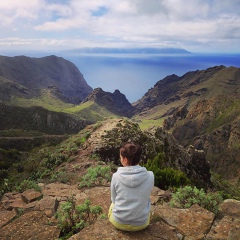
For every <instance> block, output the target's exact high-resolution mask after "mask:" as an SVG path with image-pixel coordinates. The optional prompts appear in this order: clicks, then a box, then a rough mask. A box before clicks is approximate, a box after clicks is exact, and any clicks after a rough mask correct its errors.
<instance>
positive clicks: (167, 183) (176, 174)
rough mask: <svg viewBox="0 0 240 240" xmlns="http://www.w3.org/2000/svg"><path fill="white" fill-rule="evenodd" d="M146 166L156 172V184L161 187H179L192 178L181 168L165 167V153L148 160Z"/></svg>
mask: <svg viewBox="0 0 240 240" xmlns="http://www.w3.org/2000/svg"><path fill="white" fill-rule="evenodd" d="M144 166H145V167H146V168H147V170H149V171H152V172H153V173H154V181H155V183H154V185H155V186H157V187H159V188H161V189H164V190H167V189H169V188H179V187H182V186H185V185H186V184H189V183H190V180H189V179H188V178H187V177H186V175H185V174H184V173H183V172H181V171H180V170H176V169H173V168H171V167H164V153H158V155H157V156H156V157H155V158H154V159H153V160H148V161H147V163H146V164H145V165H144Z"/></svg>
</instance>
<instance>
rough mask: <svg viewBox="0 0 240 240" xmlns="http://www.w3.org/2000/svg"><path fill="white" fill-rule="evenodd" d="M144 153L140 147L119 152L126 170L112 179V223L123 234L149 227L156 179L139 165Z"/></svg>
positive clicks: (126, 148) (110, 215)
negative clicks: (151, 197)
mask: <svg viewBox="0 0 240 240" xmlns="http://www.w3.org/2000/svg"><path fill="white" fill-rule="evenodd" d="M141 152H142V150H141V148H140V146H139V145H136V144H126V145H124V146H123V147H122V148H121V149H120V159H121V163H122V165H123V167H119V168H118V171H117V172H116V173H114V174H113V177H112V181H111V200H112V205H111V207H110V209H109V220H110V222H111V223H112V224H113V225H114V226H115V227H116V228H118V229H121V230H126V231H138V230H141V229H144V228H145V227H147V226H148V225H149V221H150V216H149V212H150V194H151V190H152V188H153V185H154V176H153V173H152V172H151V171H147V170H146V168H144V167H141V166H139V165H138V163H139V161H140V155H141Z"/></svg>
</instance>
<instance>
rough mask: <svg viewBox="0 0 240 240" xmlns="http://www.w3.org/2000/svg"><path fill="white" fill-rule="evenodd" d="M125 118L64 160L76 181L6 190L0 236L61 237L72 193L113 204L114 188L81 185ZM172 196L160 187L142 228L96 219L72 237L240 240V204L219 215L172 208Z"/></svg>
mask: <svg viewBox="0 0 240 240" xmlns="http://www.w3.org/2000/svg"><path fill="white" fill-rule="evenodd" d="M119 121H120V120H111V121H107V122H106V123H105V124H102V125H101V126H100V127H98V130H97V131H95V132H93V133H92V134H91V137H90V138H89V139H88V140H87V142H86V143H85V145H84V146H83V148H81V151H79V152H78V157H77V158H76V159H75V160H74V161H73V162H69V163H68V162H66V163H63V164H64V167H65V168H66V169H67V171H68V172H69V173H72V174H73V178H72V179H71V182H69V183H68V184H63V183H59V182H54V183H39V186H40V188H41V192H38V191H36V190H34V189H29V190H26V191H24V192H23V193H18V192H10V193H6V194H5V195H4V197H3V198H2V199H1V202H0V239H3V240H11V239H12V240H18V239H19V240H20V239H21V240H30V239H31V240H56V239H58V238H59V234H60V229H59V228H58V226H57V219H56V218H55V213H56V211H57V210H58V209H59V208H60V206H61V204H62V203H63V202H65V201H66V200H67V199H68V198H69V197H71V196H74V199H75V201H76V204H77V205H78V204H82V203H84V201H85V200H86V199H89V200H90V202H91V205H100V206H101V207H102V208H103V213H104V214H106V216H107V213H108V208H109V206H110V203H111V202H110V186H109V183H108V184H107V185H105V186H95V187H92V188H85V189H79V188H78V185H77V183H76V179H77V178H78V177H79V176H81V175H82V174H83V173H84V172H86V170H87V169H88V167H89V166H92V165H97V164H98V163H97V162H96V160H94V159H91V158H90V157H89V156H90V155H91V154H92V153H93V152H94V150H96V149H97V148H99V147H100V146H99V141H97V139H99V137H101V136H102V135H103V134H104V133H106V131H107V130H109V129H112V128H113V127H115V126H116V124H117V123H118V122H119ZM168 197H169V194H168V192H165V191H163V190H161V189H159V188H156V187H155V188H154V189H153V191H152V195H151V203H152V209H151V224H150V225H149V226H148V227H147V228H146V229H145V230H142V231H140V232H135V233H128V232H123V231H119V230H117V229H115V228H114V227H113V226H112V225H111V223H110V222H109V221H108V219H107V218H105V219H99V220H96V221H95V222H94V223H93V224H91V225H89V226H88V227H85V228H84V229H83V230H81V231H80V232H79V233H77V234H75V235H73V236H71V237H70V238H69V239H71V240H76V239H83V240H84V239H86V240H89V239H90V240H91V239H106V240H115V239H125V240H127V239H138V240H141V239H144V240H145V239H153V240H154V239H171V240H174V239H176V240H198V239H199V240H200V239H206V240H225V239H226V240H240V202H239V201H236V200H233V199H229V200H225V201H224V202H223V203H222V205H221V206H220V212H219V214H218V215H214V214H213V213H211V212H209V211H207V210H206V209H203V208H201V207H199V206H198V205H193V206H192V207H191V208H190V209H177V208H172V207H170V206H169V204H168V203H167V202H165V201H163V199H168Z"/></svg>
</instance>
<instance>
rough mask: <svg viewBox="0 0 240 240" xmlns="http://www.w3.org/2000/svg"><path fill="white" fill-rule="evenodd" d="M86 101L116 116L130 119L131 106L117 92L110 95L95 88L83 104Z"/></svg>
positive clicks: (123, 96)
mask: <svg viewBox="0 0 240 240" xmlns="http://www.w3.org/2000/svg"><path fill="white" fill-rule="evenodd" d="M87 101H94V102H96V103H97V104H99V105H101V106H103V107H105V108H106V109H107V110H109V111H111V112H112V113H114V114H116V115H118V116H125V117H131V116H132V115H133V110H134V108H133V106H132V105H131V104H130V103H129V101H128V100H127V98H126V96H125V95H124V94H122V93H121V92H120V91H119V90H115V91H114V92H113V93H110V92H105V91H103V90H102V89H101V88H96V89H94V90H93V91H92V93H91V94H89V95H88V97H87V98H86V99H85V101H84V102H87Z"/></svg>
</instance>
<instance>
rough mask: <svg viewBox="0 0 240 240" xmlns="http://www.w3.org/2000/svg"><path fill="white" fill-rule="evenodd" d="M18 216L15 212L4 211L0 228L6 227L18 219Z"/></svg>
mask: <svg viewBox="0 0 240 240" xmlns="http://www.w3.org/2000/svg"><path fill="white" fill-rule="evenodd" d="M16 216H17V214H16V212H15V210H12V211H7V210H2V211H0V228H1V227H3V226H4V225H6V224H7V223H8V222H10V221H11V220H12V219H13V218H14V217H16Z"/></svg>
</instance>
